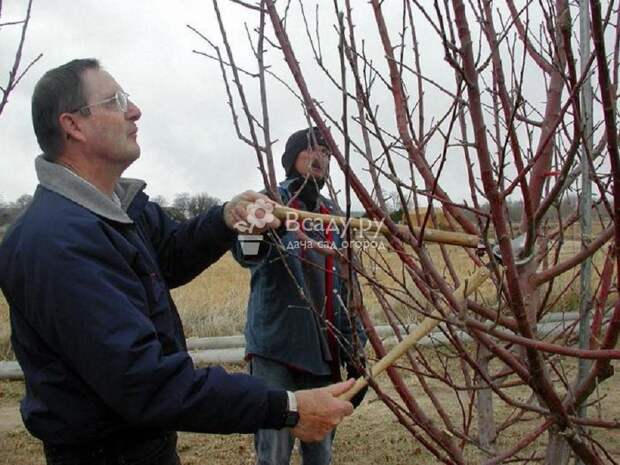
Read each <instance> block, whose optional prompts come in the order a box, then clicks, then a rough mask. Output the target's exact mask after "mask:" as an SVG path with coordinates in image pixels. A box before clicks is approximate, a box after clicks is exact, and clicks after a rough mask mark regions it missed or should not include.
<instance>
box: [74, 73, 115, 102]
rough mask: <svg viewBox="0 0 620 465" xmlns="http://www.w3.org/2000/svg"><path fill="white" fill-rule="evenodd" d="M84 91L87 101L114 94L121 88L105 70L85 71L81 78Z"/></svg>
mask: <svg viewBox="0 0 620 465" xmlns="http://www.w3.org/2000/svg"><path fill="white" fill-rule="evenodd" d="M82 82H83V83H84V90H85V93H86V96H87V98H88V99H91V98H92V99H102V98H105V97H109V96H110V95H112V94H114V93H115V92H116V91H117V90H120V89H121V87H120V86H119V85H118V83H117V82H116V80H115V79H114V78H113V77H112V75H111V74H110V73H108V72H107V71H106V70H105V69H101V68H99V69H95V68H91V69H87V70H86V71H85V72H84V74H83V76H82Z"/></svg>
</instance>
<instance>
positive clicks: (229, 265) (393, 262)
mask: <svg viewBox="0 0 620 465" xmlns="http://www.w3.org/2000/svg"><path fill="white" fill-rule="evenodd" d="M578 247H579V244H578V243H577V242H574V241H568V243H567V246H566V247H565V250H564V252H563V254H562V259H563V258H566V257H568V256H569V255H570V254H571V253H574V252H575V251H576V250H578ZM429 249H430V253H431V255H432V258H433V260H434V261H435V263H437V264H438V265H437V266H439V267H440V269H442V265H441V263H443V262H442V259H441V254H440V252H439V248H438V247H436V246H433V247H430V248H429ZM384 252H385V251H384ZM447 253H448V254H449V256H450V257H451V258H452V259H453V260H454V263H455V267H456V271H457V273H458V274H459V276H461V277H462V276H465V275H466V274H469V273H470V272H471V271H472V270H471V265H470V263H469V260H468V259H467V257H466V255H465V254H464V252H463V251H462V250H461V249H459V248H452V247H450V248H448V249H447ZM372 256H373V252H371V253H370V255H368V256H366V257H365V258H364V262H365V263H366V264H367V267H366V268H367V270H368V273H370V274H372V275H373V276H374V277H376V278H377V279H378V280H379V281H380V282H382V283H383V284H384V285H386V286H387V287H389V288H392V289H395V292H396V293H397V294H398V295H404V294H403V292H402V289H401V290H400V291H399V290H398V289H399V287H400V286H401V285H399V284H397V283H396V281H395V280H394V279H393V278H392V277H389V276H388V274H387V273H386V272H385V271H384V270H382V267H386V266H388V267H389V268H390V269H391V270H392V271H391V273H393V274H394V276H395V277H396V280H397V281H401V282H403V283H405V286H406V287H407V291H408V292H410V294H411V296H414V297H416V296H417V295H418V294H417V292H416V291H415V290H414V289H413V286H412V285H411V282H410V280H409V278H408V277H407V276H406V273H405V272H404V270H402V268H401V267H400V266H399V260H398V257H396V256H395V255H394V254H393V253H389V252H386V253H384V258H382V259H381V258H380V259H378V260H377V262H376V263H374V264H373V263H371V260H370V258H371V257H372ZM375 258H376V257H375ZM595 263H596V265H597V266H599V267H600V266H601V264H602V254H601V253H598V254H597V255H596V257H595ZM442 271H444V272H445V270H443V269H442ZM574 273H575V272H574V271H571V272H567V273H565V274H564V275H562V277H561V278H560V279H558V280H556V284H555V287H554V289H555V290H554V294H559V293H560V290H561V289H563V288H564V286H565V284H566V283H568V282H570V281H571V279H572V277H573V276H574ZM593 279H595V278H593ZM362 282H363V283H364V280H362ZM248 283H249V271H248V270H245V269H242V268H241V267H240V266H238V265H237V264H236V263H235V262H234V260H233V259H232V257H231V256H230V254H227V255H226V256H224V257H223V258H222V259H221V260H220V261H219V262H218V263H216V264H215V265H213V266H212V267H211V268H210V269H208V270H206V271H205V272H204V273H203V274H202V275H200V276H199V277H198V278H196V279H195V280H194V281H193V282H192V283H189V284H188V285H186V286H183V287H182V288H179V289H175V290H174V291H173V297H174V299H175V301H176V303H177V306H178V308H179V310H180V313H181V318H182V319H183V322H184V325H185V328H186V333H187V336H188V337H191V336H220V335H230V334H239V333H241V332H242V331H243V326H244V324H245V306H246V302H247V296H248ZM577 285H578V284H577V283H575V284H574V287H573V289H572V290H571V291H569V292H566V293H564V294H563V295H562V296H560V297H561V298H560V300H559V301H558V303H557V305H556V307H555V308H554V310H562V309H574V308H575V305H576V303H577V293H576V286H577ZM363 293H364V300H365V303H366V306H367V308H368V309H369V311H370V313H371V315H372V317H373V319H374V320H375V321H376V322H377V323H382V322H383V321H384V318H383V315H382V312H381V310H380V307H379V305H378V303H377V300H376V297H375V295H374V293H373V292H372V290H371V289H370V287H369V286H367V285H364V287H363ZM481 293H482V298H485V299H489V300H491V299H493V295H494V294H493V289H492V288H491V286H487V287H485V288H482V290H481ZM391 301H392V302H396V301H395V299H391ZM395 308H397V309H398V310H400V311H401V312H402V317H403V318H405V319H408V320H409V321H411V320H412V319H416V318H417V315H415V314H412V313H411V311H410V310H407V309H405V307H404V306H403V305H402V304H398V303H395ZM9 335H10V329H9V322H8V308H7V305H6V302H5V301H4V300H3V299H2V298H1V297H0V359H2V358H4V359H10V358H12V357H13V355H12V353H11V350H10V345H9ZM229 368H230V369H231V370H244V369H245V368H244V367H242V366H233V367H229ZM455 368H456V367H455ZM456 371H459V370H456ZM382 385H383V387H384V388H385V389H386V391H387V392H388V393H390V392H392V390H393V389H392V387H391V384H389V382H385V380H384V381H383V383H382ZM410 386H411V389H412V392H413V393H414V394H415V395H416V397H417V399H418V401H419V402H420V403H421V404H422V406H423V407H424V406H428V407H429V408H428V412H430V411H432V408H431V405H430V403H429V401H428V399H427V398H426V397H425V396H424V394H423V392H422V391H421V390H420V388H419V387H418V386H417V383H416V382H414V381H413V380H411V383H410ZM514 389H515V390H516V391H515V392H514V394H515V395H518V393H519V390H523V388H514ZM619 391H620V390H619V389H618V388H617V382H615V380H610V381H608V382H607V383H605V384H604V385H603V386H602V387H601V392H600V394H601V395H602V396H605V397H606V398H605V401H604V404H603V405H604V409H605V412H606V414H605V418H608V419H609V418H620V392H619ZM22 392H23V383H21V382H2V383H0V465H3V464H23V465H32V464H41V463H43V459H42V455H41V454H42V452H41V448H40V445H39V443H38V441H36V440H34V439H33V438H32V437H31V436H30V435H29V434H28V433H27V432H26V431H25V430H24V428H23V426H22V425H21V422H20V421H19V415H18V411H17V403H18V400H19V398H20V397H21V395H22ZM436 392H437V394H438V396H439V397H440V398H442V400H444V401H445V402H446V403H447V404H448V405H449V406H450V407H449V410H453V411H454V414H455V415H459V416H460V410H458V408H459V407H458V402H456V399H450V397H451V396H453V394H452V391H449V390H447V389H446V388H445V387H444V386H442V385H440V384H437V385H436ZM523 395H525V391H524V390H523ZM496 405H497V413H496V414H497V415H498V416H499V417H502V416H503V417H506V416H507V415H509V413H510V410H509V409H508V408H507V407H506V406H505V405H504V404H502V403H501V402H497V404H496ZM532 426H533V424H532V423H519V424H517V425H515V427H514V428H513V429H512V430H511V431H510V434H509V435H508V436H507V437H506V439H505V440H506V441H509V442H513V441H514V440H516V439H517V438H518V437H520V436H521V435H522V434H524V432H525V431H528V430H529V428H531V427H532ZM596 437H597V439H598V440H599V441H602V442H603V443H605V444H611V445H612V446H611V451H612V453H613V454H614V456H615V457H616V458H617V459H620V432H619V431H618V430H606V431H599V432H597V434H596ZM505 445H506V444H504V446H505ZM500 446H501V444H500ZM533 447H534V448H535V447H536V446H533ZM179 451H180V454H181V457H182V460H183V463H184V464H185V465H188V464H203V463H211V464H222V465H223V464H251V463H253V446H252V440H251V437H250V436H244V435H231V436H217V435H209V436H206V435H198V434H188V433H183V434H181V436H180V442H179ZM469 453H470V452H468V454H469ZM471 459H472V463H474V462H477V461H478V460H477V459H476V457H474V456H471ZM296 460H297V461H296V462H294V463H299V460H298V459H296ZM334 463H335V464H361V465H370V464H384V465H391V464H411V463H416V464H422V465H424V464H432V463H436V462H435V461H434V459H433V458H432V457H431V456H430V455H429V454H428V453H427V452H426V451H425V450H424V449H423V448H421V447H420V446H419V445H418V444H417V443H416V442H415V441H414V440H413V439H412V438H411V436H410V435H409V434H408V433H407V431H406V430H405V429H404V428H402V427H401V426H399V425H398V424H397V423H396V421H395V418H394V417H393V415H392V414H391V412H389V410H388V409H387V408H386V407H385V406H384V405H383V403H382V402H380V401H378V400H377V398H376V395H375V394H374V393H372V394H369V395H368V397H367V400H366V402H365V403H364V404H363V405H362V407H361V408H360V409H358V410H357V411H356V413H355V415H354V417H352V418H351V419H348V420H347V421H346V422H345V423H344V424H343V425H342V426H341V427H340V428H339V430H338V434H337V443H336V447H335V457H334Z"/></svg>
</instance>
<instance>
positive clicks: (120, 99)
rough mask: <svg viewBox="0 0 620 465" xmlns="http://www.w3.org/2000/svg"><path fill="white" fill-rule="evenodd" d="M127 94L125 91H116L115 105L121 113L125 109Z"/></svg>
mask: <svg viewBox="0 0 620 465" xmlns="http://www.w3.org/2000/svg"><path fill="white" fill-rule="evenodd" d="M127 95H128V94H126V93H125V92H117V93H116V105H117V106H118V109H119V110H120V111H122V112H123V113H125V112H126V111H127Z"/></svg>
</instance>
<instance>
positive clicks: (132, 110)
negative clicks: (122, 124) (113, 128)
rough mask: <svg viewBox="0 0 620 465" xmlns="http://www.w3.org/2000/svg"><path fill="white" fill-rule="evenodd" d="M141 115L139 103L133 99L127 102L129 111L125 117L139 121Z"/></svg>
mask: <svg viewBox="0 0 620 465" xmlns="http://www.w3.org/2000/svg"><path fill="white" fill-rule="evenodd" d="M141 116H142V111H140V108H139V107H138V105H136V104H135V103H133V102H132V101H131V100H129V101H128V102H127V112H126V113H125V118H127V119H128V120H130V121H138V120H139V119H140V117H141Z"/></svg>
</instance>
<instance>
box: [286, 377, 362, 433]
mask: <svg viewBox="0 0 620 465" xmlns="http://www.w3.org/2000/svg"><path fill="white" fill-rule="evenodd" d="M354 383H355V380H354V379H350V380H348V381H345V382H343V383H338V384H332V385H331V386H327V387H324V388H320V389H308V390H303V391H296V392H295V397H296V398H297V410H298V412H299V422H298V423H297V425H296V426H295V427H294V428H293V429H291V433H292V434H293V436H296V437H298V438H299V439H300V440H302V441H304V442H317V441H321V440H322V439H323V438H324V437H325V436H326V435H327V434H329V432H330V431H331V430H333V429H334V428H335V427H336V426H338V424H339V423H340V422H341V421H342V419H343V418H344V417H346V416H349V415H351V414H352V413H353V405H351V402H347V401H346V400H340V399H338V396H339V395H340V394H342V393H344V392H346V391H348V390H349V389H351V387H353V384H354Z"/></svg>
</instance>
